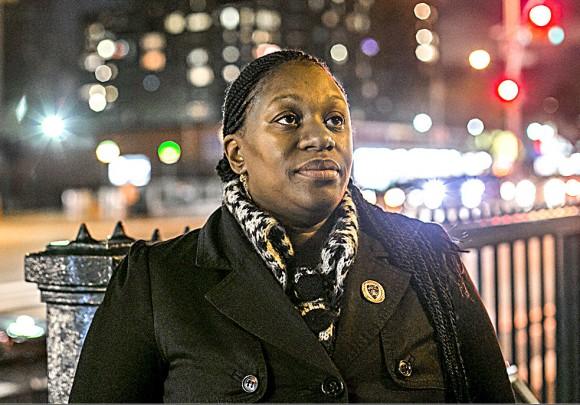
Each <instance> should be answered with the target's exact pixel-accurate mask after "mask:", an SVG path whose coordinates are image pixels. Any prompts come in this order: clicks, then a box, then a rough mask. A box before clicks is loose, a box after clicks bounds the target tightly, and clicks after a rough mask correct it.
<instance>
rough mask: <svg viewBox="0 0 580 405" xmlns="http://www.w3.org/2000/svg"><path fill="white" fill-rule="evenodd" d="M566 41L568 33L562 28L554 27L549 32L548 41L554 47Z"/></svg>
mask: <svg viewBox="0 0 580 405" xmlns="http://www.w3.org/2000/svg"><path fill="white" fill-rule="evenodd" d="M564 39H566V33H565V32H564V28H562V27H552V28H550V29H549V31H548V41H550V43H551V44H552V45H560V44H561V43H562V42H564Z"/></svg>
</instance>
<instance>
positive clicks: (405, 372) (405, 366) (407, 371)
mask: <svg viewBox="0 0 580 405" xmlns="http://www.w3.org/2000/svg"><path fill="white" fill-rule="evenodd" d="M399 374H401V375H402V376H403V377H411V374H413V366H412V365H411V362H409V361H407V360H401V361H400V362H399Z"/></svg>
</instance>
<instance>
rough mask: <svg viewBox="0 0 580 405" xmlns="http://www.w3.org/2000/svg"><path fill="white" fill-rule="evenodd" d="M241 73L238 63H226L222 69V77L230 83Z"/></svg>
mask: <svg viewBox="0 0 580 405" xmlns="http://www.w3.org/2000/svg"><path fill="white" fill-rule="evenodd" d="M239 75H240V68H239V67H237V66H236V65H225V66H224V68H223V69H222V77H223V78H224V80H225V81H226V82H228V83H231V82H233V81H234V80H236V79H237V78H238V76H239Z"/></svg>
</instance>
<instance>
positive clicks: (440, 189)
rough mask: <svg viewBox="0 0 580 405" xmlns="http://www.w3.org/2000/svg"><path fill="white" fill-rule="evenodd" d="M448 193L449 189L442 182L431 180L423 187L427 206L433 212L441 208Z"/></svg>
mask: <svg viewBox="0 0 580 405" xmlns="http://www.w3.org/2000/svg"><path fill="white" fill-rule="evenodd" d="M446 193H447V187H445V184H443V182H442V181H441V180H429V181H428V182H426V183H425V184H424V185H423V197H424V203H425V206H426V207H427V208H430V209H432V210H434V209H437V208H439V207H441V205H442V204H443V200H444V199H445V195H446Z"/></svg>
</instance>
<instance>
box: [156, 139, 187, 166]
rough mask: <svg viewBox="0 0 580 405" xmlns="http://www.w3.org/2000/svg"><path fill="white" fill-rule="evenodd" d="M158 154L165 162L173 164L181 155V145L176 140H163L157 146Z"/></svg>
mask: <svg viewBox="0 0 580 405" xmlns="http://www.w3.org/2000/svg"><path fill="white" fill-rule="evenodd" d="M157 155H158V156H159V160H161V161H162V162H163V163H165V164H167V165H172V164H174V163H177V161H179V158H180V157H181V146H179V144H178V143H177V142H174V141H165V142H162V143H161V144H160V145H159V147H158V148H157Z"/></svg>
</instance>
